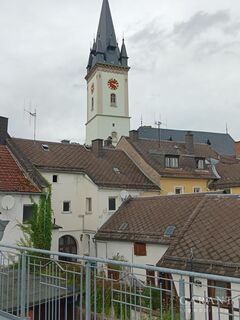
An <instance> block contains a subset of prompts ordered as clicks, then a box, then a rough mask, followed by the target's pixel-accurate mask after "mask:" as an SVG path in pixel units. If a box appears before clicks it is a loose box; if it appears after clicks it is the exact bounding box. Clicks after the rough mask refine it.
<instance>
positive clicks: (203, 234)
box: [158, 195, 240, 277]
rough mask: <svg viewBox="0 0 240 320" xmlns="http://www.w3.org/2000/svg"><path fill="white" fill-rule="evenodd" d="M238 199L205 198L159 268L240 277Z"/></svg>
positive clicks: (161, 261) (163, 258) (231, 197)
mask: <svg viewBox="0 0 240 320" xmlns="http://www.w3.org/2000/svg"><path fill="white" fill-rule="evenodd" d="M239 230H240V197H239V196H233V195H206V196H205V197H204V198H203V199H202V202H201V203H200V204H199V205H198V207H196V208H195V210H194V212H193V214H192V215H191V216H190V217H189V219H188V221H187V222H186V224H185V227H184V228H183V229H182V230H181V234H180V236H179V237H178V239H177V241H175V243H173V244H172V245H171V246H170V247H169V249H168V250H167V251H166V253H165V254H164V256H163V257H162V259H161V260H160V261H159V263H158V265H159V266H161V267H167V268H173V269H181V270H189V271H191V270H193V271H196V272H203V273H212V274H219V275H225V276H235V277H239V276H240V271H239V270H240V235H239Z"/></svg>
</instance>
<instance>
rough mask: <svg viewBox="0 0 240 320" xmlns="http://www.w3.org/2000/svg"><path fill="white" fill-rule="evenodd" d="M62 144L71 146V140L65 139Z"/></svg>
mask: <svg viewBox="0 0 240 320" xmlns="http://www.w3.org/2000/svg"><path fill="white" fill-rule="evenodd" d="M61 143H62V144H70V140H67V139H64V140H62V141H61Z"/></svg>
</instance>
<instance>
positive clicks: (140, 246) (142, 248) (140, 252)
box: [134, 242, 147, 257]
mask: <svg viewBox="0 0 240 320" xmlns="http://www.w3.org/2000/svg"><path fill="white" fill-rule="evenodd" d="M134 255H135V256H142V257H143V256H146V255H147V248H146V243H140V242H135V243H134Z"/></svg>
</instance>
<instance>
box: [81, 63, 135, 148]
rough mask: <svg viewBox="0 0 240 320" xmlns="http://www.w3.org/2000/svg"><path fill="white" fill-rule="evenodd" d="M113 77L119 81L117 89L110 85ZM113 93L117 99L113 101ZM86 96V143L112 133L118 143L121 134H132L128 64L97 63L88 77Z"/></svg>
mask: <svg viewBox="0 0 240 320" xmlns="http://www.w3.org/2000/svg"><path fill="white" fill-rule="evenodd" d="M112 79H113V80H116V81H117V84H118V86H117V88H116V89H115V90H113V89H111V88H110V87H109V81H111V80H112ZM111 95H115V103H112V102H111ZM87 97H88V99H87V123H86V144H87V145H91V142H92V140H95V139H103V140H106V139H107V138H108V137H109V136H110V137H112V139H113V144H116V143H117V142H118V140H119V139H120V138H121V136H128V135H129V131H130V117H129V99H128V68H124V69H122V68H121V69H120V68H112V67H108V66H104V67H103V66H96V69H95V72H93V74H91V75H90V77H87Z"/></svg>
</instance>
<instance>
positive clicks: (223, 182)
mask: <svg viewBox="0 0 240 320" xmlns="http://www.w3.org/2000/svg"><path fill="white" fill-rule="evenodd" d="M215 168H216V170H217V173H218V175H219V176H220V179H219V180H218V181H215V182H214V183H212V184H211V188H212V189H215V190H217V189H228V188H233V187H240V160H239V159H236V158H235V157H230V156H228V157H227V156H224V157H221V159H220V161H219V162H218V163H217V164H216V165H215Z"/></svg>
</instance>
